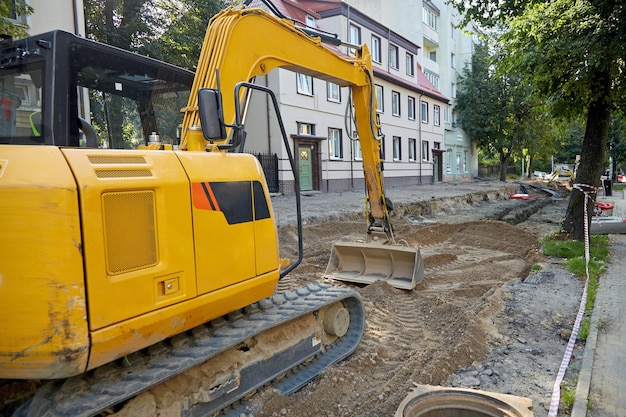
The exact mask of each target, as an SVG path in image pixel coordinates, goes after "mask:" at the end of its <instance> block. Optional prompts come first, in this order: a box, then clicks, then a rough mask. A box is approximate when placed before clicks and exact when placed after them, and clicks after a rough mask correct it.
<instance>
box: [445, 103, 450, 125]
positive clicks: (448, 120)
mask: <svg viewBox="0 0 626 417" xmlns="http://www.w3.org/2000/svg"><path fill="white" fill-rule="evenodd" d="M443 122H444V123H450V106H448V105H446V106H444V108H443Z"/></svg>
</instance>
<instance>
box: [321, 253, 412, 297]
mask: <svg viewBox="0 0 626 417" xmlns="http://www.w3.org/2000/svg"><path fill="white" fill-rule="evenodd" d="M324 276H325V277H326V278H332V279H336V280H339V281H349V282H357V283H362V284H371V283H373V282H375V281H378V280H385V281H387V282H388V283H389V284H390V285H392V286H393V287H395V288H400V289H403V290H412V289H413V288H415V286H416V285H417V284H419V283H420V282H422V278H423V277H424V261H423V260H422V256H421V254H420V251H419V249H417V248H411V247H406V246H396V245H381V244H376V243H358V242H352V243H345V242H344V243H335V244H333V248H332V251H331V253H330V260H329V262H328V266H327V267H326V272H325V274H324Z"/></svg>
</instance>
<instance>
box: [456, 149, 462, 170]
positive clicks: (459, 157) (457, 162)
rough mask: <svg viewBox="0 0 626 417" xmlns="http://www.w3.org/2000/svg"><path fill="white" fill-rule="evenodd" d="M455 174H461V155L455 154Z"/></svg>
mask: <svg viewBox="0 0 626 417" xmlns="http://www.w3.org/2000/svg"><path fill="white" fill-rule="evenodd" d="M456 172H457V174H460V173H461V154H460V153H457V154H456Z"/></svg>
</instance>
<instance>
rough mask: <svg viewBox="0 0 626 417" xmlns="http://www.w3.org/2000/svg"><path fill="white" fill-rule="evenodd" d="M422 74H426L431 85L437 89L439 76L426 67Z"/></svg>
mask: <svg viewBox="0 0 626 417" xmlns="http://www.w3.org/2000/svg"><path fill="white" fill-rule="evenodd" d="M424 75H425V76H426V78H427V79H428V81H430V83H431V84H432V85H433V87H435V88H436V89H437V90H439V76H438V75H437V74H435V73H434V72H432V71H429V70H427V69H425V70H424Z"/></svg>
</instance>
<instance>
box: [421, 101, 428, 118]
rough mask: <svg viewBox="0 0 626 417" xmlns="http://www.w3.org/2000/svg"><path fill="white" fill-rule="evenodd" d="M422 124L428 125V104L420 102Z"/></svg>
mask: <svg viewBox="0 0 626 417" xmlns="http://www.w3.org/2000/svg"><path fill="white" fill-rule="evenodd" d="M422 123H428V102H427V101H422Z"/></svg>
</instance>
